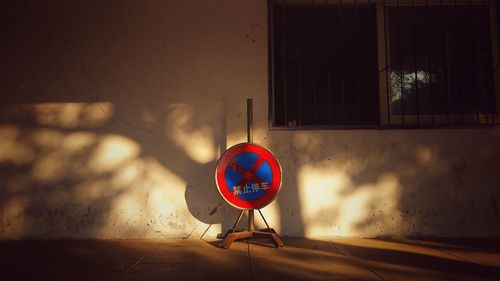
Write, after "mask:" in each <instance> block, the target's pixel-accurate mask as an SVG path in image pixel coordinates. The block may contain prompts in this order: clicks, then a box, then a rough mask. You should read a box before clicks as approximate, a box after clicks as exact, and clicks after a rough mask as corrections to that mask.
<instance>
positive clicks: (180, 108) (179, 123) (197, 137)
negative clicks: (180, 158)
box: [165, 104, 217, 164]
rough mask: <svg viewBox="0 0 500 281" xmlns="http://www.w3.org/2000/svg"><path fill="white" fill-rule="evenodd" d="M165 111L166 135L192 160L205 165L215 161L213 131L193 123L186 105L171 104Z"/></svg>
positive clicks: (191, 114)
mask: <svg viewBox="0 0 500 281" xmlns="http://www.w3.org/2000/svg"><path fill="white" fill-rule="evenodd" d="M170 106H171V107H170V108H169V109H168V110H167V112H168V114H167V118H166V119H167V128H166V132H165V133H166V135H167V137H169V138H171V139H172V140H173V141H174V142H175V144H176V145H177V146H178V147H179V148H181V149H182V150H183V151H184V152H185V153H186V155H188V156H189V157H190V158H191V159H192V160H194V161H196V162H198V163H200V164H206V163H209V162H211V161H214V160H215V157H216V155H217V147H216V145H215V143H214V130H213V128H211V127H209V126H203V125H199V124H196V122H193V120H192V118H193V114H195V112H193V110H192V109H191V108H190V107H189V106H188V105H186V104H172V105H170Z"/></svg>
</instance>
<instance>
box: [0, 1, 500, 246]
mask: <svg viewBox="0 0 500 281" xmlns="http://www.w3.org/2000/svg"><path fill="white" fill-rule="evenodd" d="M0 21H1V23H0V40H1V42H2V43H1V44H0V69H1V76H0V95H1V97H0V239H22V238H58V237H66V238H83V237H91V238H136V237H138V238H155V237H191V238H198V237H200V236H201V235H202V234H203V233H204V232H205V231H207V230H208V231H207V233H206V234H205V235H208V236H215V235H217V234H218V233H221V232H222V231H225V230H227V229H228V227H230V226H231V225H232V223H233V222H234V220H235V219H236V217H237V215H238V211H237V210H235V209H233V208H231V207H230V206H228V204H227V203H226V202H225V201H223V200H222V199H221V198H220V196H219V194H218V192H217V190H216V187H215V183H214V168H215V165H216V161H217V159H218V157H219V156H220V154H221V152H223V151H225V150H226V148H228V147H230V146H232V145H234V144H236V143H239V142H244V141H246V129H245V126H246V112H245V106H246V104H245V101H246V99H247V98H250V97H251V98H253V99H254V107H255V108H254V114H255V115H254V120H255V127H254V129H255V134H254V141H255V142H256V143H258V144H261V145H264V146H266V147H268V148H270V149H271V150H272V151H273V152H274V153H275V154H276V156H277V157H278V159H279V160H280V162H281V164H282V166H283V173H284V181H283V187H282V189H281V192H280V194H279V196H278V198H277V199H276V200H275V202H273V203H272V204H271V205H269V206H267V207H266V208H264V209H263V213H264V214H265V215H266V218H267V219H268V221H269V223H270V224H271V225H272V226H274V227H275V228H276V229H277V230H278V231H279V232H280V233H281V234H283V235H284V236H294V237H319V236H335V235H342V236H363V237H374V236H379V235H395V236H407V235H420V236H427V235H430V236H495V237H499V236H500V224H499V223H498V222H499V221H500V213H499V204H500V184H499V182H500V131H499V130H498V129H448V130H347V131H342V130H336V131H300V130H297V131H276V130H274V131H272V130H270V129H269V125H268V69H267V3H266V1H264V0H260V1H253V0H246V1H234V0H217V1H216V0H214V1H208V0H204V1H194V0H193V1H153V0H148V1H130V0H127V1H83V0H82V1H52V0H51V1H9V2H5V3H4V4H3V5H2V8H1V9H0Z"/></svg>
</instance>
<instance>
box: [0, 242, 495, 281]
mask: <svg viewBox="0 0 500 281" xmlns="http://www.w3.org/2000/svg"><path fill="white" fill-rule="evenodd" d="M343 241H347V242H348V243H344V242H343ZM349 241H352V239H348V240H342V239H334V240H333V241H324V240H308V239H286V240H285V244H286V245H287V246H286V247H285V248H282V249H274V248H269V247H265V246H262V245H259V244H254V243H250V244H249V243H247V242H245V241H242V242H236V243H234V244H233V247H232V248H231V249H220V248H218V247H216V245H217V243H218V242H219V241H209V240H207V241H201V240H192V239H190V240H181V239H163V240H156V241H152V240H149V241H145V240H61V241H57V242H56V241H40V240H38V241H28V240H25V241H1V242H0V250H1V251H2V255H1V257H0V265H1V270H0V278H1V280H5V281H11V280H12V281H14V280H34V279H36V280H53V281H57V280H212V279H213V278H215V279H217V278H224V280H270V279H272V280H317V279H322V280H332V279H335V280H337V279H341V280H380V279H382V278H383V279H385V280H498V277H499V276H500V266H488V265H484V264H480V263H474V262H465V261H461V260H458V259H456V258H455V257H453V256H446V255H442V256H436V255H435V251H432V249H430V250H429V249H428V248H425V247H422V248H419V249H417V250H415V251H407V249H406V250H405V249H403V248H400V249H399V250H398V249H395V248H388V249H381V248H377V247H376V244H377V243H379V242H383V241H381V240H374V239H358V240H357V241H358V242H357V243H358V246H353V245H350V244H349V243H350V242H349ZM360 241H361V242H360ZM387 241H389V240H387ZM464 241H465V240H464ZM391 242H393V243H395V244H396V245H400V244H399V243H400V242H399V241H397V240H392V241H391ZM446 242H450V241H446ZM465 242H466V241H465ZM496 242H497V243H498V241H496ZM451 244H453V243H451ZM453 245H455V246H457V247H460V246H461V245H462V244H453ZM214 246H215V247H214ZM412 246H414V247H420V244H418V243H415V244H412ZM28 252H29V253H30V254H29V255H26V253H28ZM496 254H497V255H496V258H498V256H500V252H496Z"/></svg>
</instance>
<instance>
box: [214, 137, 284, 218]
mask: <svg viewBox="0 0 500 281" xmlns="http://www.w3.org/2000/svg"><path fill="white" fill-rule="evenodd" d="M215 184H216V185H217V189H218V190H219V193H220V194H221V196H222V198H224V200H226V201H227V202H228V203H229V204H231V205H232V206H233V207H235V208H238V209H242V210H250V209H260V208H263V207H265V206H266V205H267V204H269V203H271V202H272V201H273V200H274V198H275V197H276V195H277V194H278V192H279V190H280V188H281V166H280V164H279V163H278V160H277V159H276V157H275V156H274V155H273V154H272V153H271V152H270V151H269V150H267V149H265V148H264V147H262V146H260V145H256V144H252V143H240V144H237V145H235V146H232V147H231V148H229V149H228V150H226V152H224V154H222V156H221V157H220V159H219V161H218V162H217V167H216V169H215Z"/></svg>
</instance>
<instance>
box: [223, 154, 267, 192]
mask: <svg viewBox="0 0 500 281" xmlns="http://www.w3.org/2000/svg"><path fill="white" fill-rule="evenodd" d="M262 163H264V159H262V158H260V157H259V158H257V160H255V162H254V163H253V165H252V167H250V169H249V170H247V169H245V168H244V167H242V166H241V165H240V164H238V162H236V161H234V160H233V161H231V162H230V163H229V167H231V169H233V170H235V171H236V172H238V173H239V174H240V175H241V176H242V177H243V178H242V179H241V181H240V182H239V183H238V185H239V186H244V185H246V184H247V183H248V182H249V181H250V180H251V181H252V182H255V183H261V182H263V180H262V179H261V178H259V176H257V175H256V172H257V170H258V169H259V168H260V166H261V165H262Z"/></svg>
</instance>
